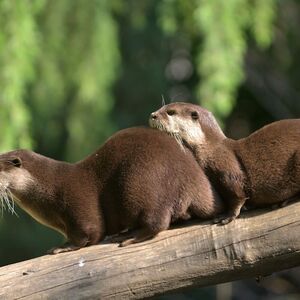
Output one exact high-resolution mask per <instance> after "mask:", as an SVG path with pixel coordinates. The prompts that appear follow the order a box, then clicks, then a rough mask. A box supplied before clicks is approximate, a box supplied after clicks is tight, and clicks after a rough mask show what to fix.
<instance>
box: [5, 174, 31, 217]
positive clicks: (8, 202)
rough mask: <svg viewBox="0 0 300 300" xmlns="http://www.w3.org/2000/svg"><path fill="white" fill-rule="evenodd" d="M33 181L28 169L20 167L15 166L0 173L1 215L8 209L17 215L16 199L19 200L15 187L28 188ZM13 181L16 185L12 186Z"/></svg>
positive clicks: (19, 188)
mask: <svg viewBox="0 0 300 300" xmlns="http://www.w3.org/2000/svg"><path fill="white" fill-rule="evenodd" d="M31 181H32V178H31V176H30V174H29V172H28V171H26V170H24V169H19V168H13V169H11V170H9V171H7V172H3V171H2V172H1V173H0V205H1V215H3V212H4V211H6V210H8V211H9V212H11V213H12V214H15V215H17V213H16V211H15V201H17V202H18V201H19V200H18V199H17V198H16V197H15V196H14V195H13V192H12V190H13V189H14V188H16V189H18V190H22V189H26V187H27V186H28V184H29V183H30V182H31ZM11 182H14V185H13V186H11Z"/></svg>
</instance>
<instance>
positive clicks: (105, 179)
mask: <svg viewBox="0 0 300 300" xmlns="http://www.w3.org/2000/svg"><path fill="white" fill-rule="evenodd" d="M9 196H11V198H12V199H13V200H14V201H15V202H16V203H17V204H18V205H19V206H20V207H21V208H23V209H24V210H25V211H26V212H28V213H29V214H30V215H31V216H32V217H33V218H35V219H36V220H37V221H39V222H40V223H42V224H44V225H46V226H49V227H51V228H53V229H55V230H57V231H59V232H60V233H62V234H63V235H64V236H65V237H66V238H67V239H68V241H69V244H66V245H65V246H63V247H61V248H56V249H53V251H52V253H59V252H65V251H71V250H76V249H79V248H81V247H85V246H89V245H94V244H97V243H98V242H100V241H101V240H103V239H104V237H105V236H106V235H112V234H117V233H119V232H121V231H122V230H125V229H137V230H136V234H135V236H134V237H133V238H132V239H127V240H124V241H123V242H122V244H121V245H122V246H125V245H129V244H131V243H136V242H140V241H144V240H146V239H148V238H151V237H153V236H155V235H156V234H158V233H159V232H160V231H162V230H165V229H167V228H168V227H169V225H170V223H172V222H175V221H177V220H181V219H188V218H190V217H193V216H195V217H198V218H201V219H208V218H213V217H214V216H215V215H217V214H218V213H220V212H221V211H222V210H223V205H222V201H220V199H219V197H218V195H217V194H216V193H215V191H214V189H213V187H212V186H211V184H210V182H209V180H208V179H207V177H206V176H205V174H204V173H203V171H202V170H201V168H200V167H199V166H198V164H197V162H196V160H195V159H194V157H193V155H192V153H190V152H189V151H186V152H183V151H182V150H181V149H180V146H179V145H178V144H177V142H176V141H175V140H174V139H173V138H171V137H169V136H168V135H167V134H166V133H163V132H159V131H157V130H153V129H150V128H148V129H147V128H130V129H125V130H122V131H120V132H118V133H116V134H115V135H113V136H112V137H111V138H109V139H108V140H107V141H106V143H105V144H104V145H103V146H102V147H101V148H100V149H99V150H97V151H96V152H95V153H93V154H91V155H90V156H88V157H87V158H85V159H84V160H82V161H79V162H77V163H74V164H71V163H66V162H61V161H56V160H53V159H50V158H47V157H45V156H42V155H39V154H37V153H34V152H32V151H28V150H16V151H11V152H8V153H5V154H2V155H0V198H1V199H2V205H3V202H7V201H11V200H8V197H9ZM3 199H4V200H3ZM8 204H9V202H8ZM10 206H11V205H10Z"/></svg>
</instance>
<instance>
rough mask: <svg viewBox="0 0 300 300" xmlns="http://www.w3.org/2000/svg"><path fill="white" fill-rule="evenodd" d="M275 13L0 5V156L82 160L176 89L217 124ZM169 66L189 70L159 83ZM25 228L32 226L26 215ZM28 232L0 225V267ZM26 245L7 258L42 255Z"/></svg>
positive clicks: (209, 3)
mask: <svg viewBox="0 0 300 300" xmlns="http://www.w3.org/2000/svg"><path fill="white" fill-rule="evenodd" d="M276 6H277V2H276V0H226V1H224V0H151V1H149V0H128V1H123V0H89V1H86V0H14V1H12V0H2V1H0V129H1V139H0V150H1V151H8V150H11V149H14V148H20V147H24V148H32V149H34V150H35V151H37V152H40V153H42V154H44V155H47V156H50V157H53V158H57V159H65V160H69V161H75V160H77V159H81V158H83V157H84V156H85V155H86V154H88V153H90V152H92V151H94V150H95V149H96V148H97V147H98V146H99V144H101V143H102V142H103V141H104V140H105V138H107V137H108V136H109V135H110V134H112V133H113V132H114V131H116V130H117V129H120V128H124V127H128V126H136V125H140V124H147V118H148V116H149V113H150V112H151V111H153V110H156V109H157V108H158V107H159V105H160V103H161V99H160V97H161V94H164V95H165V96H166V97H165V98H166V99H167V98H168V91H171V90H175V92H174V93H177V90H176V89H177V88H180V89H182V88H183V89H185V90H188V95H190V98H189V99H182V100H186V101H194V102H198V103H200V104H202V105H203V106H205V107H207V108H208V109H210V110H212V111H213V112H214V113H215V114H217V116H218V117H219V118H220V119H221V120H223V121H224V119H225V118H226V117H227V116H228V115H229V113H230V112H231V111H232V109H233V107H234V106H235V99H236V94H237V90H238V88H239V87H240V85H241V83H242V82H243V80H244V78H245V74H244V66H243V63H244V57H245V53H246V51H247V48H248V47H249V46H252V45H253V42H255V43H256V46H255V47H257V48H258V49H263V50H264V51H265V50H267V49H268V47H269V46H270V44H271V42H272V39H273V34H274V30H273V23H274V20H275V17H277V14H276V13H277V11H276ZM170 62H172V63H173V67H175V71H176V70H177V71H178V69H179V71H180V72H182V70H181V68H182V66H183V67H188V68H189V70H188V72H187V74H189V75H188V76H183V77H182V78H181V77H180V76H179V77H177V78H176V76H175V77H174V76H173V77H172V76H169V75H168V66H169V65H170ZM298 69H299V68H298V67H296V66H295V70H298ZM295 72H296V71H295ZM180 78H181V79H180ZM169 94H171V92H170V93H169ZM5 217H6V216H5ZM23 218H24V217H22V220H23ZM18 221H19V220H18ZM24 222H25V223H26V226H29V228H31V226H32V227H35V226H37V225H36V222H34V221H30V218H29V217H28V218H27V219H25V221H24ZM26 226H24V227H23V226H22V223H21V222H17V221H16V220H15V219H14V218H13V217H9V218H8V219H3V220H1V219H0V229H1V230H0V244H2V245H3V244H4V243H5V244H7V247H6V248H4V246H3V247H2V248H1V249H2V253H1V249H0V258H1V256H2V257H3V256H4V252H5V253H12V252H11V250H10V248H11V247H12V246H11V244H10V245H9V242H8V241H9V240H10V239H11V240H12V241H13V240H14V238H15V239H16V240H17V239H18V238H19V241H18V243H20V244H22V243H23V244H26V241H30V243H33V241H34V239H35V236H33V237H28V235H30V233H28V231H27V229H26V228H28V227H26ZM12 227H13V228H14V231H13V232H11V231H10V229H11V228H12ZM20 227H22V229H20ZM25 232H27V236H26V233H25ZM30 232H31V231H30ZM32 232H35V230H32ZM36 232H38V233H37V235H38V239H39V240H40V241H42V237H43V238H44V239H45V240H46V239H47V237H46V235H45V237H44V236H43V233H42V232H43V230H42V229H41V231H39V230H37V231H36ZM47 236H48V235H47ZM1 239H2V240H1ZM45 240H43V245H44V246H45V245H46V243H44V241H45ZM54 240H55V241H56V240H57V236H55V237H54V238H53V241H54ZM36 246H38V245H34V246H31V247H28V255H27V254H26V255H27V256H26V255H24V256H22V255H23V254H22V255H21V256H20V255H19V256H18V254H17V252H18V251H17V250H16V249H15V252H14V254H13V255H15V259H23V258H24V257H25V256H26V257H28V256H30V255H38V254H41V253H42V252H41V251H44V248H43V247H40V248H39V249H38V250H37V251H36V252H34V251H33V250H32V249H33V248H35V247H36ZM45 247H46V246H45ZM23 249H24V247H23ZM39 251H40V252H39ZM30 253H31V254H30ZM13 259H14V258H10V259H9V260H7V261H13ZM1 263H5V260H2V261H1V262H0V264H1Z"/></svg>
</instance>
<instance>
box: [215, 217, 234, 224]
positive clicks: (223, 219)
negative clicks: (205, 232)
mask: <svg viewBox="0 0 300 300" xmlns="http://www.w3.org/2000/svg"><path fill="white" fill-rule="evenodd" d="M235 219H236V216H234V215H229V216H228V215H227V216H220V217H218V218H215V219H214V224H219V225H226V224H228V223H230V222H232V221H233V220H235Z"/></svg>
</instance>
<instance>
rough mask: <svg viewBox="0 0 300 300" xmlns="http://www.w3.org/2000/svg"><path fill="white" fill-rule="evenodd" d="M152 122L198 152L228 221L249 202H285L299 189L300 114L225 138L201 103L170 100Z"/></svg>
mask: <svg viewBox="0 0 300 300" xmlns="http://www.w3.org/2000/svg"><path fill="white" fill-rule="evenodd" d="M150 125H151V126H152V127H156V128H159V129H161V130H163V131H167V132H169V133H171V134H172V135H175V136H176V137H177V140H178V139H181V140H182V142H183V143H184V144H185V145H187V146H188V147H189V148H190V149H191V150H192V151H193V153H194V155H195V157H196V159H197V161H198V162H199V164H200V166H201V167H202V168H204V169H205V170H206V174H207V175H208V177H209V178H210V180H212V182H213V184H215V186H216V189H217V191H218V192H219V193H220V194H221V196H222V197H223V198H224V200H226V202H227V204H228V206H229V215H228V216H227V217H226V218H225V219H224V218H222V219H221V221H222V223H223V224H226V223H228V222H230V221H232V220H233V219H235V218H236V217H237V216H238V215H239V214H240V209H241V207H242V206H243V205H244V203H245V201H246V200H247V204H249V205H250V206H254V207H259V206H266V205H272V204H278V203H283V202H285V201H287V200H289V199H293V198H294V197H295V196H297V195H299V193H300V120H283V121H278V122H274V123H272V124H269V125H267V126H265V127H263V128H261V129H259V130H257V131H256V132H254V133H253V134H251V135H250V136H248V137H247V138H243V139H240V140H237V141H236V140H232V139H229V138H227V137H226V136H225V135H224V134H223V132H222V130H221V129H220V127H219V125H218V124H217V122H216V120H215V118H214V116H213V115H212V114H211V113H210V112H209V111H207V110H205V109H203V108H201V107H200V106H197V105H193V104H188V103H172V104H169V105H166V106H164V107H162V108H161V109H160V110H158V111H157V112H155V113H153V114H152V115H151V117H150Z"/></svg>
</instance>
